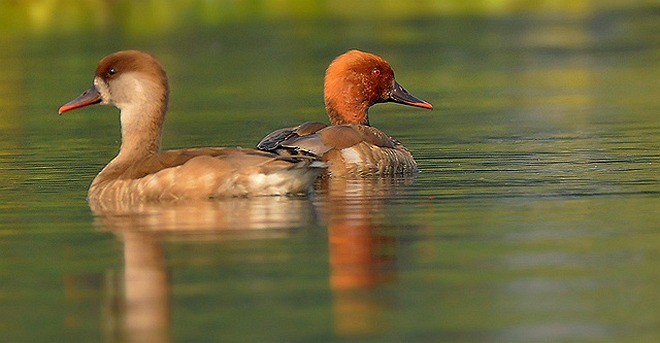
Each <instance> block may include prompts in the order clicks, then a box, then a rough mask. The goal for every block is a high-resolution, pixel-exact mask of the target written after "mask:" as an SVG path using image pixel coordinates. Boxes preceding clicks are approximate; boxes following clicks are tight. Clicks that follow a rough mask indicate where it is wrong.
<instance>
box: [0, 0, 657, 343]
mask: <svg viewBox="0 0 660 343" xmlns="http://www.w3.org/2000/svg"><path fill="white" fill-rule="evenodd" d="M182 3H183V2H182ZM264 3H265V4H268V3H270V2H264ZM422 3H424V4H427V5H428V3H427V2H422ZM431 3H432V2H431ZM502 3H504V2H502ZM118 4H119V5H116V6H115V7H112V6H111V5H108V6H110V7H111V8H110V9H111V10H110V11H106V12H103V13H106V14H100V12H97V11H93V10H92V9H90V8H87V7H85V6H76V5H67V6H63V7H62V8H58V9H57V10H52V11H51V9H49V8H45V9H40V8H37V7H38V6H36V5H35V6H33V7H31V8H30V10H29V11H27V10H24V9H23V8H20V7H18V8H9V9H8V7H11V6H8V5H3V6H4V7H3V16H4V17H3V18H4V19H6V20H5V24H4V26H1V27H0V29H1V30H0V45H1V46H2V48H1V49H0V65H2V66H3V68H2V71H1V72H0V129H1V130H2V135H0V178H1V179H2V182H1V183H0V190H1V192H0V335H1V336H2V337H3V341H7V342H47V341H49V342H50V341H53V342H55V341H69V342H98V341H145V340H147V341H186V342H187V341H196V342H202V341H260V342H263V341H276V342H295V341H299V342H307V341H315V342H316V341H373V342H382V341H407V342H409V341H421V342H438V341H448V342H456V341H466V342H479V341H500V342H512V341H523V342H530V341H551V342H557V341H571V342H573V341H599V342H601V341H611V342H623V341H629V342H640V341H648V342H651V341H657V340H658V339H660V310H658V308H659V307H660V292H659V291H658V284H660V272H659V271H660V224H659V223H660V215H659V214H658V212H659V211H658V210H659V208H660V119H659V118H660V117H658V114H659V113H658V110H659V109H660V101H659V100H658V94H660V86H659V85H660V84H659V83H658V82H657V80H658V78H659V77H660V69H659V68H658V59H657V58H658V35H657V32H658V29H659V28H660V20H659V19H658V15H657V14H658V9H657V6H656V7H652V6H650V5H649V6H646V5H643V2H642V5H637V4H638V3H635V4H633V5H630V6H621V5H613V6H605V5H603V6H601V7H597V8H592V7H590V6H585V7H584V8H582V7H580V8H577V9H576V8H570V9H567V10H566V11H563V10H561V9H559V10H558V9H556V8H554V9H552V10H548V11H546V10H545V9H543V8H541V9H539V10H536V11H521V12H515V11H514V12H507V11H504V12H502V11H494V12H495V13H490V12H489V11H477V12H476V13H472V12H471V11H472V9H464V10H461V9H459V10H456V11H450V10H448V11H444V9H442V8H440V9H438V8H435V7H433V6H430V5H428V8H427V7H424V8H421V9H418V10H416V11H412V12H405V11H403V10H402V9H401V10H399V7H396V8H392V7H388V8H386V11H385V12H384V14H373V15H372V16H369V17H368V18H367V19H360V18H359V17H357V16H355V15H351V13H346V12H350V11H344V12H343V11H341V10H339V9H337V8H334V10H333V11H330V12H329V14H324V13H325V12H324V11H323V10H322V9H319V8H318V7H319V6H311V7H312V8H310V11H311V12H310V13H311V14H309V15H302V14H300V13H307V12H306V11H307V8H306V7H305V6H303V5H301V4H298V6H299V7H296V10H295V11H292V13H288V12H286V11H283V10H282V11H279V10H277V9H275V8H269V7H268V6H266V5H264V7H265V8H266V9H264V8H262V7H259V6H256V7H255V8H238V9H237V8H235V7H232V8H230V10H231V11H229V12H227V13H229V14H226V17H224V16H223V15H219V17H215V16H213V15H212V14H213V13H224V12H222V11H221V9H222V8H221V7H222V6H220V8H218V7H213V8H209V9H206V10H198V11H197V12H196V11H192V10H187V9H186V8H178V7H177V8H175V10H172V11H165V12H164V13H161V12H158V8H152V9H145V8H142V7H140V6H139V5H135V6H134V8H133V7H131V6H127V5H126V3H125V2H121V1H120V2H118ZM594 6H595V5H594ZM26 7H29V6H26ZM155 7H157V6H155ZM180 7H185V6H184V5H180ZM239 7H240V6H239ZM248 7H249V6H248ZM320 7H322V6H320ZM151 10H153V11H155V12H153V13H152V12H149V11H151ZM8 11H10V12H8ZM11 11H13V12H11ZM26 11H27V12H26ZM30 11H31V12H30ZM145 11H146V12H145ZM214 11H216V12H214ZM475 11H476V9H475ZM51 12H52V13H51ZM143 12H144V13H147V14H145V17H144V23H141V22H140V19H141V16H140V13H143ZM7 13H10V14H7ZM11 13H13V14H14V16H11ZM26 13H29V14H30V15H29V16H28V15H27V14H26ZM35 13H36V14H35ZM48 13H50V16H49V15H48ZM89 13H95V14H94V15H89ZM127 13H128V14H129V15H126V14H127ZM154 13H155V14H154ZM200 13H201V14H200ZM269 13H271V14H272V15H270V14H269ZM273 13H274V14H273ZM393 13H394V14H393ZM396 13H403V14H401V15H395V14H396ZM24 16H26V17H29V18H30V20H28V21H25V22H22V21H21V20H22V19H24ZM10 17H11V18H14V20H9V19H11V18H10ZM35 18H36V19H35ZM40 18H41V19H40ZM44 18H45V19H44ZM155 18H159V19H158V20H156V19H155ZM25 23H27V24H25ZM23 25H24V26H23ZM127 48H139V49H143V50H147V51H149V52H151V53H153V54H154V55H156V56H157V57H159V58H160V59H161V61H162V62H163V64H164V65H165V68H166V70H167V71H168V74H169V77H170V83H171V91H172V96H171V99H170V100H171V102H170V112H169V115H168V121H167V124H166V128H165V134H164V138H163V143H164V146H165V147H166V148H178V147H189V146H236V145H240V146H244V147H249V146H253V145H254V144H255V143H256V142H258V141H259V140H260V139H261V138H262V137H263V136H264V135H265V134H266V133H268V132H270V131H272V130H273V129H275V128H278V127H283V126H287V125H293V124H296V123H299V122H302V121H305V120H318V121H323V120H325V118H324V113H323V103H322V77H323V72H324V70H325V67H326V66H327V64H328V63H329V62H330V61H331V60H332V58H334V57H335V56H336V55H338V54H340V53H342V52H344V51H345V50H348V49H350V48H361V49H364V50H368V51H372V52H375V53H378V54H380V55H382V56H383V57H385V58H386V59H388V60H389V61H390V62H391V64H392V65H393V67H394V69H395V71H396V75H397V79H398V81H399V82H400V83H401V84H402V85H403V86H404V87H406V88H407V89H408V90H409V91H410V92H411V93H413V94H415V95H416V96H418V97H420V98H422V99H425V100H428V101H429V102H431V103H433V104H434V106H435V109H434V110H433V111H425V110H421V109H415V108H407V107H402V106H398V105H395V104H380V105H377V106H376V107H374V108H373V109H372V110H371V111H370V118H371V123H372V125H374V126H377V127H379V128H381V129H382V130H383V131H385V132H387V133H389V134H391V135H393V136H395V137H397V138H398V139H399V140H401V141H402V142H403V143H404V144H405V145H406V146H407V147H408V148H409V149H410V150H411V151H412V152H413V154H414V156H415V157H416V159H417V161H418V163H419V165H420V169H421V172H420V173H419V174H417V175H415V176H414V177H411V178H406V179H397V180H381V179H368V180H335V181H331V182H328V183H326V184H320V185H318V190H317V192H316V193H315V194H313V195H312V196H310V197H309V198H261V199H229V200H218V201H214V202H204V203H192V204H191V203H177V204H161V205H154V204H150V205H145V206H142V207H139V208H132V209H131V211H132V212H135V213H136V214H133V215H126V214H124V215H116V214H115V215H112V214H107V213H106V214H104V215H94V214H93V213H92V211H91V209H90V207H89V205H88V204H87V202H86V200H85V196H86V191H87V187H88V185H89V183H90V182H91V180H92V179H93V177H94V175H95V174H96V173H97V172H98V171H99V170H100V169H101V168H102V167H103V165H105V163H107V162H108V161H109V160H110V159H111V158H112V157H114V155H115V154H116V151H117V148H118V143H119V141H118V140H119V137H118V116H117V111H116V110H115V109H113V108H108V107H98V106H97V107H95V108H86V109H81V110H77V111H74V112H70V113H67V114H65V115H64V116H61V117H58V115H57V108H58V107H59V106H60V105H61V104H63V103H65V102H67V101H68V100H70V99H72V98H73V97H75V96H77V95H78V94H79V93H80V92H82V91H83V90H84V89H86V88H87V87H89V85H90V84H91V81H92V77H93V70H94V68H95V66H96V62H97V61H98V60H99V59H100V58H101V57H103V56H104V55H106V54H108V53H110V52H113V51H116V50H120V49H127ZM123 210H126V209H123Z"/></svg>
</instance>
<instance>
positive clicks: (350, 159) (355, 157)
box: [341, 148, 362, 164]
mask: <svg viewBox="0 0 660 343" xmlns="http://www.w3.org/2000/svg"><path fill="white" fill-rule="evenodd" d="M341 156H342V157H343V158H344V161H346V163H353V164H359V163H360V161H362V159H361V158H360V154H359V153H358V151H357V150H355V148H346V149H342V150H341Z"/></svg>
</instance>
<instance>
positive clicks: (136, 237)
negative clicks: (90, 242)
mask: <svg viewBox="0 0 660 343" xmlns="http://www.w3.org/2000/svg"><path fill="white" fill-rule="evenodd" d="M90 206H91V208H92V211H93V212H94V214H95V216H96V224H97V225H98V226H100V228H102V229H104V230H107V231H111V232H113V233H114V234H116V235H117V237H118V238H119V239H120V240H121V241H122V243H123V250H124V278H123V281H124V282H123V293H120V294H122V296H123V298H122V299H121V303H122V304H123V306H120V307H119V308H121V309H123V311H122V312H119V313H111V315H113V316H115V317H113V318H109V319H108V322H117V323H121V325H122V326H121V328H119V329H120V333H116V332H113V333H112V334H115V335H117V334H118V335H120V336H122V337H125V338H126V339H125V340H126V341H129V342H167V341H169V328H170V325H171V308H170V293H171V284H170V282H171V280H170V278H169V271H168V265H167V261H166V259H165V252H164V248H163V245H162V241H163V239H165V238H167V239H174V240H193V241H208V240H224V239H259V238H272V237H282V236H287V235H288V234H289V233H290V231H289V230H292V229H296V228H300V227H306V226H309V225H311V224H312V222H313V221H314V212H313V207H312V204H311V203H310V201H309V200H308V199H306V198H301V197H253V198H227V199H215V200H213V201H208V200H207V201H201V200H200V201H176V202H127V203H124V202H117V201H106V202H102V201H99V199H93V200H91V201H90ZM110 312H112V311H110ZM122 341H123V340H122Z"/></svg>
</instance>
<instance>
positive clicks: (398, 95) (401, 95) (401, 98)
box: [388, 81, 433, 110]
mask: <svg viewBox="0 0 660 343" xmlns="http://www.w3.org/2000/svg"><path fill="white" fill-rule="evenodd" d="M388 101H391V102H396V103H399V104H404V105H409V106H415V107H421V108H428V109H429V110H432V109H433V105H431V104H429V103H428V102H426V101H424V100H421V99H417V98H416V97H414V96H413V95H412V94H410V93H408V91H407V90H405V88H403V87H401V85H400V84H399V83H398V82H396V81H394V88H392V93H391V94H390V98H389V99H388Z"/></svg>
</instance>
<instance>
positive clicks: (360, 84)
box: [257, 50, 433, 176]
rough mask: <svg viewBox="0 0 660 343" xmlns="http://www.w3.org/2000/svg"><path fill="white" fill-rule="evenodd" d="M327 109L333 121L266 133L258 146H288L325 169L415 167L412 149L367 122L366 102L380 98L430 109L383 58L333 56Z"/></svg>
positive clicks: (373, 171)
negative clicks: (314, 157)
mask: <svg viewBox="0 0 660 343" xmlns="http://www.w3.org/2000/svg"><path fill="white" fill-rule="evenodd" d="M324 93H325V108H326V111H327V113H328V116H329V117H330V124H331V126H327V125H325V124H321V123H314V122H306V123H303V124H301V125H299V126H296V127H291V128H284V129H280V130H277V131H274V132H272V133H270V134H268V135H267V136H266V137H265V138H264V139H262V140H261V142H259V144H258V145H257V148H258V149H261V150H265V151H273V152H277V153H281V154H284V153H286V154H288V153H290V151H291V149H292V148H293V149H298V150H299V151H306V152H310V153H313V154H316V155H319V156H322V157H323V160H324V161H328V162H329V163H330V166H329V167H328V170H327V174H328V175H330V176H348V175H400V174H409V173H413V172H415V171H416V170H417V163H416V162H415V159H414V158H413V157H412V154H411V153H410V151H408V149H406V148H405V147H404V146H403V145H402V144H401V143H400V142H399V141H398V140H396V139H394V138H392V137H390V136H389V135H387V134H385V133H383V132H382V131H380V130H378V129H376V128H374V127H372V126H369V116H368V113H367V112H368V111H369V107H371V106H372V105H374V104H377V103H381V102H396V103H399V104H404V105H409V106H415V107H421V108H427V109H433V106H432V105H431V104H430V103H428V102H426V101H424V100H420V99H418V98H416V97H414V96H413V95H411V94H410V93H408V91H406V90H405V89H404V88H403V87H401V85H400V84H399V83H398V82H396V80H395V79H394V71H392V67H390V64H389V63H387V61H385V60H384V59H383V58H381V57H379V56H377V55H374V54H370V53H367V52H363V51H358V50H351V51H348V52H346V53H344V54H343V55H340V56H339V57H337V58H336V59H335V60H334V61H332V63H331V64H330V66H329V67H328V69H327V71H326V73H325V84H324Z"/></svg>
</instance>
